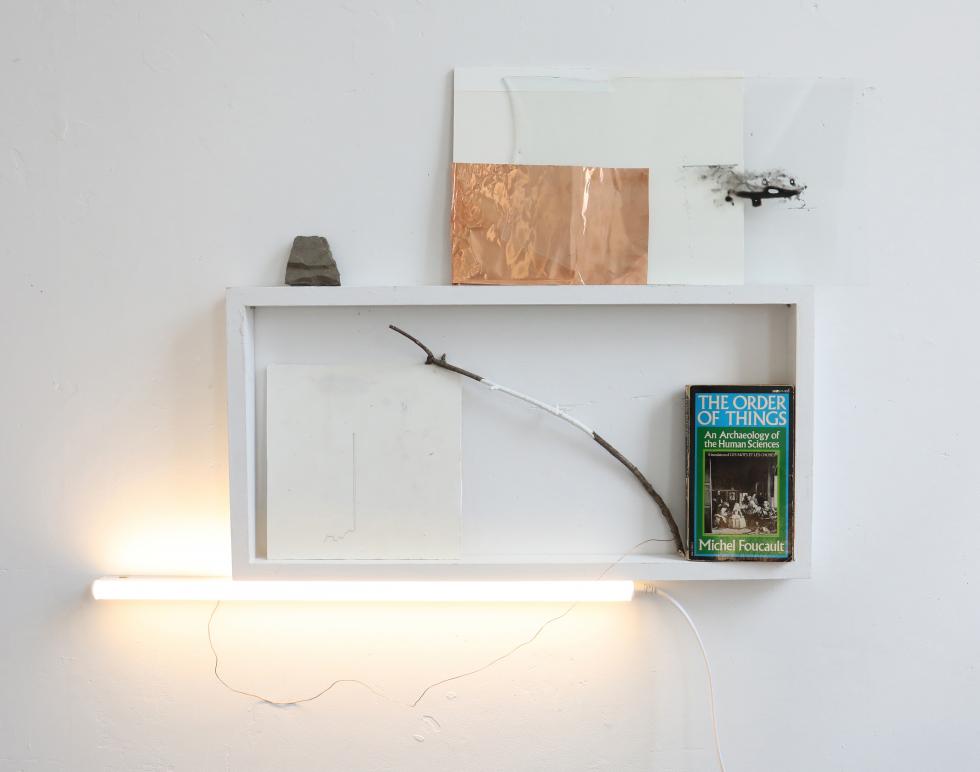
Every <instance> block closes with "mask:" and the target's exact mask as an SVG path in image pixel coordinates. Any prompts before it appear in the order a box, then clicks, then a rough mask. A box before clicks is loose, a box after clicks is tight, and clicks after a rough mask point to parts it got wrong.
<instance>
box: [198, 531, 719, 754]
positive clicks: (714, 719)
mask: <svg viewBox="0 0 980 772" xmlns="http://www.w3.org/2000/svg"><path fill="white" fill-rule="evenodd" d="M672 541H673V539H660V538H653V539H644V540H643V541H641V542H637V543H636V544H634V545H633V546H632V547H630V548H629V549H628V550H627V551H626V552H624V553H623V554H622V555H620V556H619V557H618V558H616V560H614V561H613V562H612V563H610V564H609V565H608V566H606V567H605V568H604V569H603V570H602V571H601V572H600V573H599V575H598V576H596V578H595V581H599V580H601V579H604V578H605V577H606V575H607V574H609V572H610V571H612V570H613V569H614V568H615V567H616V566H618V565H619V564H620V563H622V562H623V561H624V560H625V559H626V558H627V557H629V556H630V555H631V554H633V553H634V552H636V550H638V549H640V547H643V546H645V545H647V544H650V543H652V542H672ZM653 593H654V594H655V595H659V596H660V597H662V598H663V599H664V600H666V601H667V602H669V603H670V604H671V605H673V606H674V608H676V609H677V610H678V611H679V612H680V613H681V616H683V617H684V620H685V621H686V622H687V624H688V626H689V627H690V628H691V632H693V633H694V637H695V639H696V640H697V642H698V648H699V649H700V650H701V656H702V658H703V659H704V667H705V670H706V672H707V675H708V702H709V707H710V711H711V733H712V737H713V739H714V746H715V757H716V758H717V760H718V767H719V769H720V770H721V772H725V761H724V757H723V756H722V752H721V740H720V738H719V734H718V715H717V708H716V704H715V702H716V700H715V684H714V675H713V674H712V670H711V661H710V660H709V659H708V650H707V648H706V647H705V645H704V640H703V639H702V638H701V633H700V631H699V630H698V628H697V625H695V624H694V620H693V619H692V618H691V615H690V614H688V613H687V609H685V608H684V606H682V605H681V603H680V601H678V600H677V599H676V598H674V597H673V596H672V595H670V594H669V593H667V592H666V591H664V590H663V589H661V588H660V587H655V588H653ZM580 603H581V601H575V602H573V603H570V604H569V605H568V607H567V608H566V609H565V610H564V611H562V612H561V613H560V614H558V615H557V616H554V617H552V618H551V619H548V620H546V621H545V622H543V623H542V624H541V626H540V627H538V629H537V630H535V631H534V634H533V635H531V636H530V637H529V638H527V639H526V640H524V641H521V642H520V643H518V644H517V645H516V646H514V647H513V648H512V649H510V650H509V651H507V652H505V653H504V654H501V655H500V656H498V657H494V658H493V659H492V660H490V661H489V662H487V663H486V664H484V665H482V666H480V667H478V668H475V669H473V670H468V671H466V672H464V673H457V674H456V675H452V676H449V677H448V678H443V679H440V680H438V681H434V682H432V683H431V684H428V685H427V686H426V687H425V688H423V689H422V691H421V692H419V695H418V697H416V698H415V699H414V700H412V702H409V703H405V702H401V701H400V700H396V699H394V698H392V697H389V696H388V695H387V694H385V693H384V692H382V691H380V690H379V689H376V688H375V687H373V686H371V685H370V684H369V683H367V682H366V681H361V680H360V679H357V678H338V679H336V680H334V681H332V682H331V683H330V684H329V685H327V686H326V687H324V688H323V689H321V690H320V691H318V692H317V693H316V694H312V695H310V696H309V697H300V698H297V699H292V700H275V699H272V698H270V697H265V696H263V695H261V694H256V693H255V692H249V691H246V690H244V689H238V688H236V687H234V686H232V685H231V684H229V683H228V682H227V681H226V680H225V679H224V678H223V677H222V676H221V672H220V667H219V658H218V651H217V649H216V648H215V645H214V635H213V630H212V623H213V622H214V616H215V614H216V613H217V611H218V608H219V607H220V606H221V601H220V600H219V601H217V602H216V603H215V604H214V608H212V609H211V614H210V615H209V616H208V645H209V646H210V647H211V654H212V655H213V656H214V669H213V670H214V677H215V678H216V679H217V680H218V682H219V683H220V684H221V685H222V686H224V687H225V688H226V689H228V690H229V691H232V692H234V693H235V694H241V695H242V696H244V697H252V698H253V699H256V700H259V701H260V702H264V703H266V704H268V705H273V706H276V707H289V706H292V705H300V704H302V703H304V702H313V701H314V700H318V699H319V698H320V697H322V696H323V695H325V694H326V693H327V692H329V691H330V690H331V689H333V688H334V687H335V686H338V685H340V684H356V685H358V686H362V687H364V688H365V689H367V690H368V691H369V692H371V694H373V695H375V696H376V697H380V698H381V699H383V700H387V701H388V702H393V703H395V704H397V705H402V706H403V707H407V708H415V707H417V706H418V704H419V703H420V702H421V701H422V700H423V698H424V697H425V696H426V695H427V694H428V693H429V692H430V691H432V690H433V689H436V688H438V687H440V686H443V685H445V684H447V683H450V682H452V681H458V680H460V679H463V678H468V677H470V676H474V675H477V674H478V673H482V672H483V671H484V670H487V669H488V668H491V667H493V666H494V665H496V664H497V663H499V662H502V661H503V660H505V659H507V658H508V657H510V656H512V655H513V654H516V653H517V652H518V651H520V650H521V649H523V648H524V647H525V646H528V645H530V644H531V643H533V642H534V641H535V640H537V639H538V637H539V636H540V635H541V633H543V632H544V631H545V629H546V628H547V627H549V626H550V625H552V624H554V623H555V622H558V621H559V620H561V619H564V618H565V617H566V616H568V615H569V614H570V613H572V611H573V610H574V609H575V608H576V607H577V606H578V605H579V604H580Z"/></svg>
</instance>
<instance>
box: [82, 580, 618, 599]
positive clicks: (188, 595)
mask: <svg viewBox="0 0 980 772" xmlns="http://www.w3.org/2000/svg"><path fill="white" fill-rule="evenodd" d="M92 596H93V597H94V598H95V599H96V600H204V601H218V600H241V601H267V600H279V601H344V602H350V601H354V602H371V601H382V602H384V601H389V602H390V601H395V602H397V601H416V602H427V603H440V602H450V603H454V602H455V603H460V602H467V601H476V602H483V603H493V602H507V603H509V602H524V603H527V602H547V601H563V602H572V601H583V602H592V601H628V600H632V598H633V583H632V582H630V581H612V580H609V581H592V582H577V581H553V582H536V581H532V582H519V581H514V582H439V581H428V582H418V581H409V582H369V581H367V582H353V581H293V580H272V581H265V580H254V581H252V580H239V581H235V580H232V579H190V578H183V577H173V578H167V577H159V578H157V577H136V576H134V577H119V576H107V577H103V578H101V579H96V580H95V581H94V582H93V583H92Z"/></svg>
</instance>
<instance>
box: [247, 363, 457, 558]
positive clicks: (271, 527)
mask: <svg viewBox="0 0 980 772" xmlns="http://www.w3.org/2000/svg"><path fill="white" fill-rule="evenodd" d="M440 376H441V377H440ZM266 378H267V382H266V395H267V396H266V399H267V415H266V420H267V441H266V442H267V444H266V453H267V470H268V471H267V475H268V478H267V492H266V496H267V515H266V517H267V521H266V522H267V529H268V530H267V549H268V554H269V557H270V558H274V559H280V560H290V559H331V558H388V559H393V558H455V557H458V556H459V522H460V500H461V477H460V475H461V472H460V470H461V445H460V437H461V390H460V384H459V377H458V376H455V375H453V374H450V373H442V372H440V373H433V372H432V371H431V368H427V367H426V366H425V365H423V364H417V365H390V366H372V365H362V366H319V365H280V364H271V365H269V367H268V370H267V374H266Z"/></svg>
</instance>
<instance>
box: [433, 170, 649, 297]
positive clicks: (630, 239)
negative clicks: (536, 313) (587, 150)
mask: <svg viewBox="0 0 980 772" xmlns="http://www.w3.org/2000/svg"><path fill="white" fill-rule="evenodd" d="M649 181H650V171H649V169H611V168H599V167H595V166H525V165H519V164H463V163H457V164H453V202H452V216H451V220H452V256H453V284H646V283H647V238H648V236H647V234H648V232H649V220H650V209H649V203H648V199H649Z"/></svg>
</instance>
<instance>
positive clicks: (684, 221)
mask: <svg viewBox="0 0 980 772" xmlns="http://www.w3.org/2000/svg"><path fill="white" fill-rule="evenodd" d="M743 112H744V108H743V83H742V79H741V78H738V77H730V76H728V77H724V76H717V77H687V78H658V77H640V76H634V75H629V74H625V73H614V72H606V71H600V70H594V69H584V68H570V69H540V68H539V69H531V68H502V67H464V68H457V69H456V72H455V81H454V101H453V161H454V162H456V163H498V164H505V163H506V164H511V163H513V164H531V165H537V164H555V165H563V166H566V165H571V166H603V167H627V168H637V167H640V168H648V169H650V226H649V227H650V232H649V251H648V255H649V263H648V281H649V283H651V284H741V283H742V282H743V280H744V249H743V230H742V228H743V217H742V211H743V210H742V206H741V205H738V206H731V205H730V204H726V203H725V202H724V201H723V194H722V195H719V194H718V193H717V191H714V190H713V189H712V188H713V185H712V184H711V183H710V182H708V181H705V180H702V179H701V177H702V175H703V174H704V171H705V169H704V167H705V166H709V165H729V164H730V165H736V166H741V165H742V161H743V151H742V147H743Z"/></svg>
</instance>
